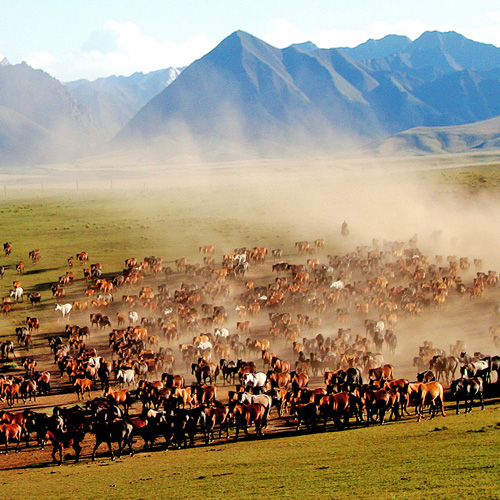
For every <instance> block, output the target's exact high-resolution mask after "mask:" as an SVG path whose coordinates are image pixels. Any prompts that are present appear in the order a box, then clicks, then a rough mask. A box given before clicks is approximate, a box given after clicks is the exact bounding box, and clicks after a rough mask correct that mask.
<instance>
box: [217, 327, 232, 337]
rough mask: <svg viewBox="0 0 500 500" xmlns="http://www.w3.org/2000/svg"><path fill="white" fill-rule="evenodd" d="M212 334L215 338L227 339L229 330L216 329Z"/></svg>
mask: <svg viewBox="0 0 500 500" xmlns="http://www.w3.org/2000/svg"><path fill="white" fill-rule="evenodd" d="M214 333H215V338H219V337H220V338H223V339H227V338H228V337H229V330H228V329H227V328H216V329H215V332H214Z"/></svg>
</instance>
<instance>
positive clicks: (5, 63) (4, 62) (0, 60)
mask: <svg viewBox="0 0 500 500" xmlns="http://www.w3.org/2000/svg"><path fill="white" fill-rule="evenodd" d="M9 65H10V62H9V61H8V60H7V58H6V57H4V56H2V55H0V66H9Z"/></svg>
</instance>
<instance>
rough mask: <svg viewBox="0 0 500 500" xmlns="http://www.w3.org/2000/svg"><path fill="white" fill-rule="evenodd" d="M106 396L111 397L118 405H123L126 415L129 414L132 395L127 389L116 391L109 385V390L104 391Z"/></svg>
mask: <svg viewBox="0 0 500 500" xmlns="http://www.w3.org/2000/svg"><path fill="white" fill-rule="evenodd" d="M104 396H105V397H107V398H109V399H110V400H111V401H112V402H113V404H115V405H116V406H119V405H122V406H123V411H124V412H125V415H128V409H129V407H130V404H131V397H130V393H129V392H128V391H127V390H126V389H122V390H119V391H115V390H113V389H112V388H111V387H108V390H107V391H106V392H105V393H104Z"/></svg>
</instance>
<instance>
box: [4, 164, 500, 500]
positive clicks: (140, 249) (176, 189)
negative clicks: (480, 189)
mask: <svg viewBox="0 0 500 500" xmlns="http://www.w3.org/2000/svg"><path fill="white" fill-rule="evenodd" d="M483 169H486V170H484V171H483ZM494 171H496V170H495V169H494V168H492V167H491V166H488V167H481V166H479V167H477V166H473V167H467V166H462V170H457V169H450V170H449V171H448V170H446V171H445V170H437V169H430V170H429V171H425V172H423V171H420V170H418V169H417V170H416V171H415V172H413V174H412V176H411V177H408V176H407V175H406V174H402V175H401V174H398V173H392V174H391V175H392V176H393V178H395V179H396V181H395V182H392V181H391V183H390V193H392V194H394V193H396V192H397V190H396V189H395V186H398V187H399V188H401V186H404V185H406V184H407V183H410V182H411V181H412V180H413V179H417V178H418V179H419V183H420V182H422V183H426V182H427V183H430V184H436V185H438V189H444V190H447V189H448V188H450V189H452V190H456V189H460V190H461V189H462V186H463V185H464V184H467V183H470V184H469V185H466V188H467V189H469V188H470V187H471V185H473V186H479V185H481V184H484V183H483V182H482V181H481V180H480V176H483V177H485V178H486V179H487V183H488V186H493V185H494V183H495V182H496V178H497V177H496V176H497V174H496V173H495V174H493V173H492V174H491V181H490V177H488V176H487V173H488V172H494ZM335 172H336V174H338V172H337V171H336V170H335ZM461 172H464V173H461ZM267 174H268V175H267ZM267 174H266V175H263V171H262V170H261V169H257V168H255V169H253V168H245V169H240V168H234V169H227V168H224V169H221V170H220V171H217V170H215V169H214V170H210V171H207V172H202V171H200V170H197V171H196V172H194V171H192V172H190V173H186V174H182V172H178V171H177V172H175V173H172V175H171V177H170V178H168V176H167V177H162V178H161V179H159V180H158V186H157V188H155V189H153V188H152V187H151V178H148V186H149V187H148V188H147V189H146V188H145V187H144V183H142V182H140V181H137V188H134V189H131V188H130V187H128V188H127V189H117V188H116V187H115V189H109V188H104V187H102V186H101V187H100V188H97V189H92V190H90V189H83V188H82V187H81V186H80V189H79V190H77V189H76V188H75V187H71V188H65V189H60V188H58V189H52V188H50V187H47V186H45V188H44V192H41V189H38V187H37V188H36V189H35V188H24V189H19V190H16V189H14V188H11V187H9V188H8V189H7V193H6V194H4V198H3V199H0V217H1V221H2V230H1V237H2V241H1V242H0V243H3V242H4V241H11V242H12V243H13V245H14V250H13V253H12V255H11V256H8V257H6V256H3V255H2V256H0V264H1V265H4V266H6V272H5V278H4V280H3V282H0V293H1V294H2V296H6V295H8V291H9V290H10V288H11V286H12V281H13V280H14V279H16V278H18V276H17V275H16V273H15V270H14V267H15V265H16V263H17V262H18V261H19V260H24V261H25V262H26V263H27V266H26V273H25V275H24V276H22V277H21V279H22V283H23V287H24V288H25V289H26V291H32V290H38V291H40V292H41V293H42V306H44V307H43V308H42V309H40V310H38V311H37V316H38V317H40V319H41V321H42V323H43V325H44V329H43V332H42V334H40V336H38V337H37V338H36V339H35V349H34V351H33V354H34V355H38V354H42V353H46V351H47V347H46V340H45V338H46V336H47V335H50V333H52V332H56V331H60V329H61V323H57V322H56V317H55V315H54V311H53V303H54V301H53V299H52V297H51V294H50V290H49V287H50V284H51V283H53V282H54V281H57V279H58V277H59V276H61V275H62V274H64V273H65V272H66V271H67V270H69V268H68V266H67V263H66V259H67V258H68V257H69V256H71V255H75V254H76V253H77V252H80V251H83V250H85V251H87V252H88V253H89V255H90V260H91V262H92V263H95V262H100V263H101V264H102V265H103V268H104V272H105V273H106V274H110V275H113V274H116V273H119V272H120V271H121V270H122V268H123V264H124V260H125V259H126V258H129V257H133V256H135V257H137V258H138V259H142V258H143V257H145V256H148V255H156V256H162V257H163V258H164V261H165V265H172V262H173V260H174V259H176V258H179V257H181V256H184V257H187V259H188V261H189V262H194V261H199V260H200V256H199V254H198V247H199V246H200V245H206V244H214V245H215V246H216V248H217V254H218V255H222V253H226V252H230V251H232V249H233V248H234V247H237V246H249V247H252V246H255V245H259V246H260V245H265V246H268V247H269V248H278V247H281V248H285V249H287V250H288V252H292V251H293V248H294V242H295V241H297V240H303V239H308V240H311V239H314V238H317V237H324V238H325V239H326V240H327V249H326V253H330V254H336V253H337V254H339V253H342V252H344V251H347V250H349V249H350V248H351V246H352V245H356V244H366V243H369V242H370V241H371V238H373V237H385V236H386V233H384V232H382V233H379V232H378V230H379V229H383V230H385V229H386V228H385V226H384V225H383V224H379V223H378V221H379V220H382V219H383V218H384V217H387V218H391V216H392V214H391V213H390V212H391V210H388V208H387V207H388V206H389V207H392V206H393V205H391V203H394V201H393V200H392V199H390V197H388V198H387V199H386V200H384V203H382V205H381V206H382V209H380V205H378V204H376V203H375V202H374V199H375V198H371V197H370V196H369V195H367V193H371V192H372V190H377V189H378V188H381V189H382V187H383V186H385V187H387V178H386V177H384V176H380V175H377V176H375V177H374V178H370V179H369V180H368V182H367V181H366V179H365V180H364V184H363V185H362V184H360V183H358V182H357V181H358V180H359V179H358V177H356V176H350V175H347V176H345V175H339V176H337V175H332V173H331V171H329V170H328V168H323V167H322V168H318V169H314V170H312V171H306V170H304V169H303V168H302V167H301V168H297V169H295V170H293V171H290V172H285V171H283V170H282V169H281V168H278V167H276V168H272V169H271V171H270V173H269V172H267ZM488 175H489V174H488ZM436 176H438V178H439V183H443V184H441V185H439V183H434V181H435V179H436ZM153 178H154V176H153ZM462 179H466V182H463V181H462ZM115 186H116V183H115ZM434 187H436V186H434ZM383 192H385V191H383ZM379 194H380V191H378V192H377V196H378V197H379ZM365 196H368V198H367V199H365V198H364V197H365ZM404 197H405V198H406V199H407V200H408V196H406V193H405V196H404ZM381 210H382V211H381ZM407 214H408V212H397V213H396V214H395V216H394V218H399V219H402V218H404V217H406V215H407ZM416 217H417V218H418V220H420V219H421V218H422V214H421V213H418V214H417V215H416ZM344 218H346V219H347V220H348V221H349V223H350V225H351V230H352V240H351V241H349V244H347V243H346V241H345V240H343V239H342V238H341V236H340V232H339V229H340V224H341V222H342V220H344ZM363 221H364V222H363ZM412 222H413V221H412V220H411V219H409V220H407V219H404V220H402V221H401V224H400V226H398V227H391V230H390V231H388V232H387V236H388V237H393V236H394V234H397V235H402V236H401V237H402V238H406V237H407V236H411V235H413V233H414V232H415V229H414V225H413V223H412ZM34 248H39V249H40V250H41V252H42V260H41V261H40V262H38V263H31V262H29V260H28V259H27V257H28V252H29V251H30V250H32V249H34ZM495 255H496V252H495ZM493 264H494V265H495V264H498V259H497V260H496V261H495V260H493ZM495 268H500V265H498V266H497V267H495ZM79 272H81V271H80V268H79V267H78V266H75V273H76V274H77V278H78V279H79V280H81V278H82V276H81V275H79V274H78V273H79ZM84 286H85V285H84V283H83V282H82V281H79V282H77V283H76V284H75V285H74V287H73V288H72V289H71V292H70V295H69V300H72V299H73V298H76V297H77V296H78V295H79V294H81V292H82V290H83V288H84ZM30 314H32V311H31V310H30V308H29V307H28V306H27V304H22V305H19V306H16V307H15V309H14V311H13V313H12V315H11V316H10V317H8V318H4V317H2V318H0V337H1V338H0V340H2V341H3V340H5V339H7V338H14V336H13V331H14V326H17V325H21V324H24V320H25V317H26V315H30ZM458 321H459V320H457V322H458ZM485 324H486V323H485ZM475 327H477V324H476V325H475ZM413 328H414V329H415V330H416V329H417V325H414V326H413ZM415 335H416V334H415ZM429 335H430V333H429ZM415 342H418V340H415ZM2 408H3V407H2ZM499 410H500V405H499V404H498V401H496V402H493V404H490V405H489V406H488V407H487V409H486V410H485V411H484V412H480V411H477V410H476V409H475V410H474V411H473V413H472V414H471V415H468V416H465V415H463V414H461V415H458V416H455V415H454V414H449V415H448V416H447V417H446V418H442V417H439V418H436V419H435V420H432V421H428V420H426V421H423V422H421V423H419V424H417V423H416V422H415V421H414V419H407V420H405V421H403V422H399V423H390V424H388V425H385V426H383V427H381V426H372V427H370V428H356V429H352V430H347V431H342V432H326V433H323V432H319V433H307V432H301V433H295V432H285V433H280V434H279V435H278V434H276V435H275V434H269V435H268V436H266V437H265V438H264V439H261V440H252V439H251V440H248V441H245V440H241V442H238V443H229V444H219V443H216V444H215V445H212V446H208V447H204V446H199V447H196V448H194V449H187V450H180V451H168V452H163V451H155V452H152V453H139V454H138V455H137V456H135V457H126V458H123V459H121V460H117V461H116V462H114V463H112V462H110V461H109V460H108V459H100V460H98V461H96V462H95V463H91V462H89V460H88V456H87V457H83V461H82V463H80V464H78V465H73V464H69V465H64V466H63V467H55V466H52V465H49V461H50V452H49V451H46V461H45V462H43V463H42V466H38V465H35V466H30V467H28V468H17V467H13V468H11V469H10V470H9V465H8V463H9V462H8V461H9V459H10V458H11V456H12V455H9V456H8V457H5V456H2V457H0V460H1V461H2V469H3V470H1V471H0V483H1V487H0V491H1V492H2V496H3V497H4V498H8V499H13V500H15V499H18V498H19V499H21V498H22V499H23V500H26V499H31V498H34V499H37V500H45V499H49V498H50V499H51V500H58V499H65V498H68V499H69V498H71V499H74V498H89V499H94V498H95V499H104V498H127V499H134V498H138V499H139V498H141V499H142V498H197V497H200V496H201V495H203V496H208V497H210V498H216V497H224V498H242V499H244V498H256V497H257V498H261V497H267V498H332V499H337V498H339V499H343V498H380V499H390V498H408V499H410V498H415V499H416V498H418V499H427V498H429V499H430V498H433V499H434V498H438V499H441V498H442V499H450V498H463V499H468V498H471V499H477V498H481V499H483V498H485V499H486V498H488V499H493V498H499V497H500V494H499V492H500V479H499V478H500V474H499V467H500V459H499V457H498V450H499V445H500V425H499V424H500V412H499ZM449 413H450V412H449ZM28 453H29V451H26V450H22V451H21V455H24V454H28ZM21 458H22V457H21ZM13 463H14V462H13Z"/></svg>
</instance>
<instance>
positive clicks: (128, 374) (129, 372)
mask: <svg viewBox="0 0 500 500" xmlns="http://www.w3.org/2000/svg"><path fill="white" fill-rule="evenodd" d="M116 380H117V381H118V383H119V384H120V387H123V386H124V385H125V384H127V386H130V384H133V385H135V371H134V370H133V369H132V368H122V369H120V370H118V371H117V372H116Z"/></svg>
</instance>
